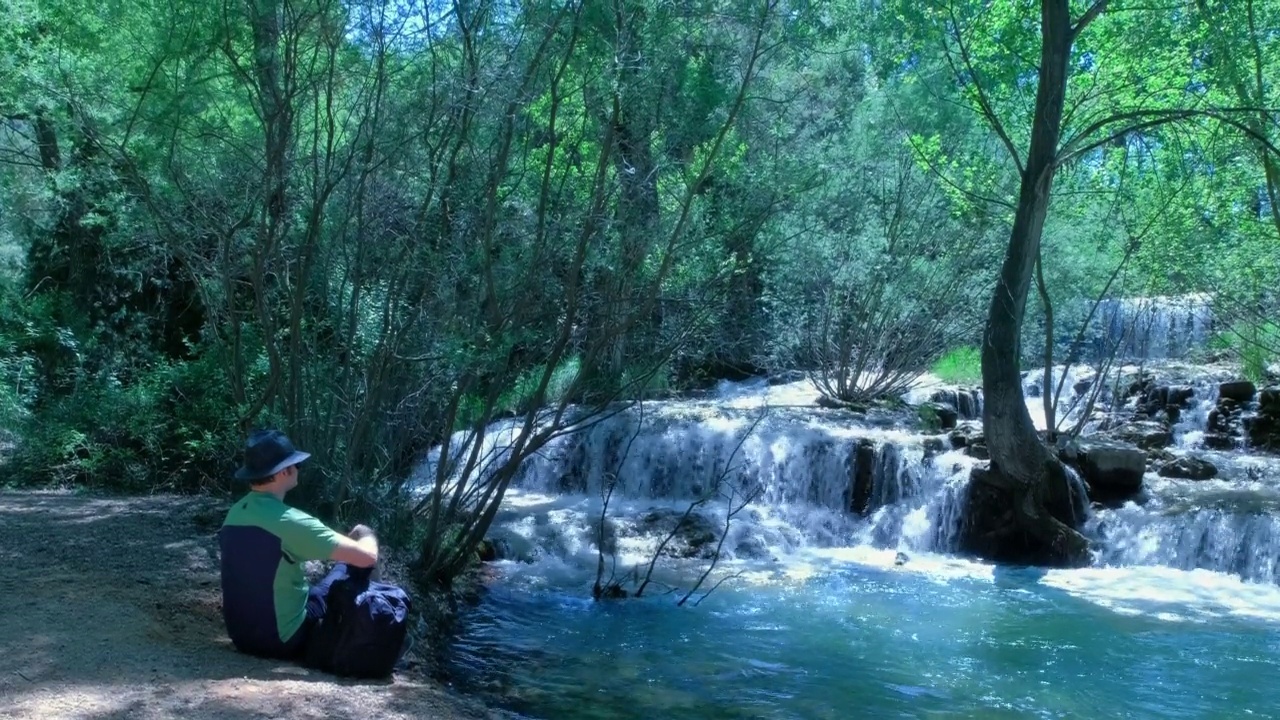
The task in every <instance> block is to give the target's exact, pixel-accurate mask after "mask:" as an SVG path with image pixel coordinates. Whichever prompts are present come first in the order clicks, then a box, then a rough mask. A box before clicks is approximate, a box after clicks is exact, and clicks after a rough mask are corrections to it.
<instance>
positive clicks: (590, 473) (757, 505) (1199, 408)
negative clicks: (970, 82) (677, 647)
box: [416, 366, 1280, 582]
mask: <svg viewBox="0 0 1280 720" xmlns="http://www.w3.org/2000/svg"><path fill="white" fill-rule="evenodd" d="M1125 370H1126V372H1128V371H1130V369H1129V368H1126V369H1125ZM1064 373H1065V374H1066V380H1065V383H1064V392H1063V399H1062V402H1063V406H1062V407H1063V412H1068V411H1067V410H1066V408H1067V407H1069V406H1070V404H1071V399H1072V398H1076V399H1078V398H1079V397H1080V396H1081V395H1083V394H1084V393H1086V392H1088V390H1089V388H1090V387H1091V386H1092V383H1094V382H1095V381H1096V379H1095V377H1094V375H1093V371H1092V370H1091V369H1090V368H1087V367H1082V366H1081V367H1074V368H1063V367H1059V368H1055V369H1054V371H1053V373H1052V376H1053V379H1054V382H1055V383H1056V381H1057V380H1058V379H1059V378H1061V377H1062V376H1063V374H1064ZM1042 378H1043V371H1041V370H1033V371H1031V372H1029V373H1028V374H1027V375H1026V376H1025V378H1024V387H1025V388H1026V389H1027V390H1028V392H1027V394H1028V395H1031V394H1032V393H1031V392H1030V389H1031V388H1032V387H1038V386H1039V384H1040V383H1041V382H1042ZM1176 382H1177V383H1178V384H1169V385H1155V384H1150V383H1149V384H1147V385H1146V386H1144V387H1145V388H1146V389H1144V390H1142V391H1141V392H1136V393H1129V394H1128V395H1127V396H1126V397H1123V398H1121V399H1122V400H1123V407H1119V406H1117V407H1116V410H1117V412H1120V413H1124V414H1127V415H1128V416H1132V415H1133V414H1135V413H1141V412H1147V411H1148V410H1147V409H1149V411H1150V412H1163V413H1169V412H1170V408H1172V407H1174V406H1176V407H1178V408H1180V410H1179V411H1178V412H1176V413H1174V414H1173V415H1171V416H1170V417H1171V418H1173V419H1174V422H1173V423H1172V429H1173V436H1174V445H1173V447H1172V448H1170V450H1169V451H1167V452H1168V453H1169V456H1167V457H1166V458H1164V459H1158V460H1153V461H1152V465H1151V466H1150V471H1148V472H1147V473H1146V477H1145V479H1144V493H1143V496H1142V497H1141V499H1140V500H1139V503H1140V504H1139V503H1135V502H1129V503H1126V504H1124V505H1123V506H1121V507H1118V508H1115V507H1112V508H1101V507H1090V504H1089V502H1088V497H1087V487H1086V485H1085V483H1084V480H1083V479H1082V478H1081V477H1080V476H1079V475H1077V474H1076V473H1075V472H1074V471H1072V470H1070V469H1068V473H1067V479H1068V482H1069V484H1070V489H1071V496H1072V499H1073V507H1072V512H1073V513H1074V514H1075V517H1076V519H1077V521H1079V522H1083V527H1082V531H1083V532H1084V533H1085V534H1086V536H1088V537H1089V538H1090V539H1091V540H1092V541H1093V543H1094V547H1095V557H1096V562H1097V564H1099V565H1104V566H1107V565H1122V566H1143V565H1146V566H1150V565H1157V566H1165V567H1170V568H1178V569H1202V570H1212V571H1216V572H1221V573H1228V574H1232V575H1237V576H1239V577H1241V578H1245V579H1247V580H1255V581H1260V582H1280V483H1275V482H1274V481H1273V480H1272V481H1269V480H1268V479H1269V478H1276V477H1280V459H1277V460H1274V461H1272V460H1267V459H1266V458H1265V457H1262V456H1256V455H1248V454H1243V453H1240V452H1238V451H1233V452H1219V451H1215V450H1213V449H1212V448H1205V447H1204V445H1203V442H1202V439H1203V437H1204V435H1205V430H1206V425H1207V422H1208V420H1207V418H1208V413H1209V411H1210V410H1211V409H1212V408H1213V407H1214V405H1215V403H1216V401H1217V392H1218V390H1217V383H1218V382H1219V378H1217V377H1214V376H1198V377H1188V376H1185V375H1181V376H1178V378H1177V379H1176ZM1124 384H1125V383H1122V385H1124ZM937 389H938V388H937V386H936V385H934V386H931V387H926V388H920V389H918V391H913V392H914V396H913V397H914V398H916V399H917V400H918V401H920V402H927V401H936V400H931V398H933V397H936V396H937ZM730 390H732V392H730V393H729V394H728V399H726V398H725V397H714V398H701V399H695V400H672V401H663V402H656V403H646V404H645V405H644V406H643V408H640V407H634V408H630V409H627V410H625V411H622V412H618V413H617V414H616V415H614V416H612V417H608V418H605V419H602V420H599V421H598V422H594V423H591V424H585V425H583V426H582V427H580V428H578V429H576V430H575V431H573V432H567V433H564V434H561V435H560V436H558V437H556V438H554V439H552V440H551V441H550V442H548V443H547V444H546V445H545V446H544V447H542V448H540V449H539V450H538V452H537V453H535V454H534V455H532V456H530V457H529V458H528V459H527V461H525V462H524V463H523V465H522V466H521V468H520V470H519V472H518V473H517V474H516V476H515V478H514V480H513V482H512V485H511V487H510V489H509V490H508V493H507V496H506V499H505V500H504V504H503V507H502V509H501V511H500V512H499V515H498V517H497V519H496V520H495V524H494V527H493V529H492V531H491V534H492V536H493V537H495V538H497V539H499V540H500V541H501V543H502V544H503V546H504V547H508V548H510V551H509V552H508V553H507V554H506V556H507V557H520V558H523V559H526V560H535V559H536V560H539V561H541V560H547V559H554V560H555V561H556V562H559V563H561V564H562V565H564V566H565V567H568V566H574V567H577V568H579V571H581V568H582V567H594V564H595V561H596V555H597V549H598V548H600V547H607V548H608V549H609V550H608V551H609V552H615V551H616V553H617V554H618V556H619V557H620V558H625V559H626V560H627V561H628V562H633V563H634V562H636V561H642V560H644V559H646V558H648V557H651V556H652V553H653V552H655V551H656V550H657V548H658V547H659V540H660V539H661V538H663V537H666V536H667V535H669V534H670V533H671V532H672V531H673V529H675V530H676V531H678V532H677V534H678V535H679V536H680V537H679V542H674V543H672V544H671V545H670V546H666V547H664V550H663V551H664V552H665V553H666V554H668V555H670V556H671V557H672V558H676V559H680V558H701V559H703V560H705V559H706V558H708V557H710V555H711V554H712V553H714V552H716V551H717V550H718V540H719V538H720V537H721V536H722V535H725V530H724V529H725V528H726V527H728V528H729V530H728V533H727V535H725V542H724V545H723V547H722V549H720V550H719V551H720V552H721V555H720V557H721V558H722V559H726V560H735V559H737V560H744V561H752V560H765V561H770V562H774V561H778V562H785V561H786V558H787V557H790V556H793V555H794V556H797V557H799V556H803V555H804V554H805V553H808V552H809V551H811V550H812V551H826V550H829V549H830V550H840V549H841V548H868V549H872V550H888V551H908V552H912V553H914V552H926V553H944V554H945V553H951V552H954V551H955V550H956V549H957V548H958V546H959V545H958V542H957V538H958V534H959V530H960V526H961V521H962V519H963V515H964V509H965V508H964V502H965V498H966V496H967V488H968V483H969V475H970V470H971V469H972V468H973V467H974V465H975V464H977V463H979V462H981V461H980V460H976V459H974V458H973V457H970V456H969V455H968V454H967V451H965V450H964V449H954V448H953V447H952V440H951V438H950V437H949V436H948V435H945V434H944V435H926V434H923V433H921V432H920V431H919V430H916V429H914V427H915V425H914V423H916V422H917V420H916V418H915V415H914V413H913V412H912V411H911V410H910V409H904V410H902V411H901V412H900V414H899V415H898V416H896V417H897V420H896V421H894V420H892V419H890V420H886V419H885V417H884V416H877V417H875V418H874V419H868V418H867V417H863V416H860V415H858V414H855V413H849V412H845V411H839V410H830V409H824V408H820V407H817V406H814V405H799V404H798V403H797V404H792V405H786V406H781V405H783V404H782V403H778V404H779V405H780V406H779V407H772V408H770V409H768V410H764V409H762V404H768V402H770V401H772V402H776V401H777V397H776V396H772V395H771V394H772V393H775V392H785V393H789V394H788V395H785V397H787V398H788V400H791V401H794V400H802V401H803V400H804V397H803V393H804V385H803V384H796V385H795V386H794V387H786V386H768V385H765V384H763V383H760V384H756V385H755V386H753V387H752V388H751V389H749V390H745V391H744V390H742V389H741V388H731V389H730ZM1041 390H1043V388H1041ZM1126 392H1128V391H1126ZM957 397H959V395H958V394H957ZM1028 404H1029V407H1028V409H1029V410H1030V411H1031V414H1032V417H1033V418H1040V419H1039V420H1038V421H1037V424H1038V425H1040V424H1042V420H1043V415H1042V414H1041V412H1040V411H1041V408H1040V398H1034V397H1033V398H1028ZM1076 412H1078V409H1076V410H1070V411H1069V413H1076ZM962 425H964V423H962ZM520 428H521V424H520V423H519V422H517V421H513V420H511V421H502V422H499V423H495V424H494V425H493V426H491V427H490V428H489V429H488V430H487V432H486V435H485V439H484V443H483V445H482V450H483V452H481V453H480V456H481V457H482V458H488V459H489V463H490V465H492V463H493V462H494V461H496V460H500V459H502V458H503V457H504V455H505V453H506V452H507V451H508V448H509V447H510V445H511V444H512V442H513V441H514V440H515V439H516V438H517V437H518V434H519V432H520ZM967 432H969V431H967V430H964V429H963V428H962V429H961V430H960V431H959V435H958V436H957V437H960V436H964V435H965V434H966V433H967ZM468 441H469V436H468V435H466V434H465V433H459V434H457V435H456V436H455V437H454V438H453V440H452V441H451V447H452V448H453V450H452V452H453V454H454V455H455V456H456V457H457V456H460V455H459V453H464V452H465V451H466V450H467V449H468V447H469V442H468ZM956 444H961V441H960V440H957V441H956ZM1187 453H1193V454H1195V455H1197V456H1199V457H1207V458H1209V459H1210V460H1211V461H1212V462H1213V464H1214V465H1216V466H1217V468H1218V474H1217V476H1216V477H1214V478H1213V479H1212V480H1207V481H1190V480H1178V479H1171V478H1165V477H1162V476H1160V475H1159V474H1158V473H1157V472H1156V470H1157V469H1158V468H1159V467H1160V466H1161V465H1163V464H1164V463H1165V462H1168V461H1169V458H1170V457H1173V458H1176V457H1178V456H1180V455H1183V454H1187ZM438 458H439V450H438V449H437V450H434V451H432V454H431V455H430V456H428V457H427V458H426V461H425V462H424V463H423V465H422V466H421V467H420V468H419V469H418V472H417V478H416V482H417V483H418V487H421V488H424V489H425V488H428V487H429V486H430V485H431V482H432V478H433V477H434V474H433V468H434V466H435V463H437V462H438ZM481 467H482V468H483V467H484V463H481ZM481 472H483V469H482V471H481ZM610 488H611V492H607V491H608V490H609V489H610ZM606 495H608V497H609V501H608V506H607V512H605V515H606V516H607V518H606V519H607V522H606V523H605V525H606V526H607V527H606V528H605V535H604V536H601V534H600V527H601V513H602V511H605V504H604V498H605V496H606ZM746 500H749V502H746V503H745V505H744V501H746ZM691 506H692V508H693V509H692V511H691V512H690V513H689V515H688V518H686V519H685V520H681V518H683V517H685V512H686V510H689V509H690V507H691ZM735 508H738V511H737V512H736V513H735V514H734V516H733V517H732V518H731V522H728V523H726V519H727V518H728V514H729V513H730V512H733V511H734V509H735ZM681 523H683V524H681Z"/></svg>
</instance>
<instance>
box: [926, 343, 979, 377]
mask: <svg viewBox="0 0 1280 720" xmlns="http://www.w3.org/2000/svg"><path fill="white" fill-rule="evenodd" d="M930 372H932V373H933V374H934V375H937V376H938V378H939V379H940V380H942V381H943V382H945V383H953V384H957V385H966V384H973V383H980V382H982V352H981V351H980V350H979V349H978V348H976V347H959V348H955V349H953V350H948V351H947V352H946V353H945V354H944V355H943V356H942V357H940V358H938V361H937V362H936V363H934V364H933V367H932V368H930Z"/></svg>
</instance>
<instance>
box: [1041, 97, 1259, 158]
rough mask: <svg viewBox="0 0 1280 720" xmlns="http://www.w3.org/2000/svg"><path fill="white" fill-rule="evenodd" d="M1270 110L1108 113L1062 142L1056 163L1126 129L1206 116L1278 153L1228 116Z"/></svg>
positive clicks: (1249, 129)
mask: <svg viewBox="0 0 1280 720" xmlns="http://www.w3.org/2000/svg"><path fill="white" fill-rule="evenodd" d="M1273 112H1276V111H1275V110H1268V109H1266V108H1209V109H1205V110H1130V111H1128V112H1122V113H1116V114H1115V115H1111V116H1109V117H1106V118H1103V119H1101V120H1098V121H1096V122H1094V123H1093V124H1091V125H1089V126H1088V127H1086V128H1085V129H1084V130H1082V131H1080V132H1079V133H1077V134H1076V135H1075V137H1073V138H1072V139H1071V141H1070V142H1068V143H1067V144H1066V145H1064V146H1063V147H1062V149H1061V150H1060V151H1059V153H1058V159H1057V164H1058V165H1059V166H1062V165H1066V164H1067V163H1069V162H1071V161H1072V160H1074V159H1076V158H1078V157H1080V156H1081V155H1084V154H1086V153H1089V152H1091V151H1093V150H1096V149H1097V148H1100V147H1102V146H1103V145H1106V144H1108V143H1110V142H1114V141H1115V140H1118V139H1119V138H1122V137H1124V136H1125V135H1128V134H1129V133H1132V132H1137V131H1139V130H1147V129H1150V128H1154V127H1159V126H1161V125H1169V124H1171V123H1175V122H1180V121H1182V120H1190V119H1192V118H1209V119H1212V120H1217V121H1218V122H1221V123H1224V124H1226V125H1230V126H1232V127H1234V128H1236V129H1237V130H1239V131H1241V132H1242V133H1244V134H1245V135H1247V136H1249V137H1250V138H1252V139H1253V140H1254V141H1256V142H1257V143H1258V144H1259V145H1261V146H1262V147H1263V148H1264V149H1265V150H1268V151H1270V152H1272V153H1274V154H1275V155H1277V156H1280V148H1277V147H1276V146H1275V145H1274V144H1273V143H1272V142H1271V140H1270V139H1268V138H1267V137H1266V136H1265V135H1263V134H1261V133H1259V132H1257V131H1256V130H1254V129H1253V128H1251V127H1249V126H1248V124H1247V123H1245V122H1242V121H1240V120H1237V119H1235V118H1233V117H1231V116H1232V115H1234V114H1246V113H1273ZM1130 120H1137V121H1138V122H1135V123H1134V124H1132V125H1126V126H1125V127H1124V128H1122V129H1120V130H1117V131H1115V132H1113V133H1110V134H1108V135H1107V136H1105V137H1103V138H1102V139H1100V140H1095V141H1093V142H1090V143H1088V144H1087V145H1077V143H1079V142H1082V141H1083V140H1084V139H1086V138H1088V137H1090V136H1092V135H1094V134H1096V133H1097V132H1099V131H1101V130H1102V129H1103V128H1105V127H1107V126H1108V125H1114V124H1117V123H1123V122H1126V121H1130Z"/></svg>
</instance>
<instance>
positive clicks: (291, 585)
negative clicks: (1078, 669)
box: [218, 430, 378, 660]
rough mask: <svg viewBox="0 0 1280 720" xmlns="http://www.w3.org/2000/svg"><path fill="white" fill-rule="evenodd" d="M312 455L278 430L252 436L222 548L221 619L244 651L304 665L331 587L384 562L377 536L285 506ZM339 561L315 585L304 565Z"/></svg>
mask: <svg viewBox="0 0 1280 720" xmlns="http://www.w3.org/2000/svg"><path fill="white" fill-rule="evenodd" d="M309 457H311V454H310V453H306V452H301V451H299V450H297V449H295V448H294V446H293V443H292V442H290V441H289V438H288V437H286V436H285V435H284V433H282V432H280V431H278V430H263V431H257V432H255V433H253V434H252V435H251V436H250V438H249V444H248V446H247V447H246V448H245V452H244V465H243V466H242V467H241V468H240V469H239V470H237V471H236V474H235V477H236V479H237V480H243V481H248V483H249V486H250V488H249V493H248V494H247V495H245V496H244V497H243V498H241V499H240V500H237V501H236V503H235V505H233V506H232V507H231V510H230V511H229V512H228V513H227V517H226V520H225V522H224V523H223V525H222V528H221V529H220V530H219V531H218V543H219V545H220V547H221V550H222V563H221V564H222V617H223V621H224V622H225V623H226V628H227V634H228V635H229V636H230V637H231V642H232V644H234V645H235V647H236V649H237V650H240V651H241V652H244V653H248V654H251V655H257V656H259V657H270V658H280V659H287V660H300V659H302V658H303V656H304V654H305V652H306V650H307V641H308V638H309V637H310V634H311V633H312V631H313V630H314V629H315V628H316V626H317V625H318V624H319V623H320V621H321V620H322V619H323V618H324V617H325V612H326V609H327V605H326V603H327V600H328V595H329V589H330V586H331V585H332V584H333V583H334V582H335V580H337V579H340V578H345V577H348V576H351V577H353V578H364V579H368V578H369V576H370V575H371V574H372V573H373V572H374V571H375V569H376V566H377V563H378V541H377V538H375V537H374V535H373V531H372V530H370V529H369V528H368V527H365V526H364V525H357V526H356V527H355V528H354V529H353V530H352V531H351V536H350V537H347V536H345V535H342V534H339V533H337V532H334V531H333V530H331V529H330V528H329V527H327V526H326V525H325V524H324V523H322V522H320V520H318V519H316V518H315V517H313V516H311V515H308V514H307V513H305V512H303V511H301V510H298V509H297V508H293V507H289V506H288V505H286V504H285V502H284V496H285V493H287V492H289V491H290V490H292V489H293V488H295V487H297V485H298V464H299V463H301V462H302V461H304V460H306V459H307V458H309ZM307 560H335V561H337V563H338V564H337V565H335V566H334V568H333V569H332V570H331V571H330V573H329V574H328V576H327V577H325V578H324V580H322V581H321V582H320V583H318V584H317V585H316V586H315V587H308V584H307V579H306V576H305V574H304V573H303V566H302V564H303V563H304V562H306V561H307Z"/></svg>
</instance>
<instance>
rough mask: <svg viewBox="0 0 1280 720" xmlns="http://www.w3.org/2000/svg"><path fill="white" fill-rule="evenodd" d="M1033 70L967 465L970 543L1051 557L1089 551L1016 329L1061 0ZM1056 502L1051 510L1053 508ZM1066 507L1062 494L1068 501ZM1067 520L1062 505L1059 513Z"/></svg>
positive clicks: (1081, 558) (1037, 205)
mask: <svg viewBox="0 0 1280 720" xmlns="http://www.w3.org/2000/svg"><path fill="white" fill-rule="evenodd" d="M1041 16H1042V18H1041V20H1042V21H1041V39H1042V47H1041V52H1040V77H1039V87H1038V88H1037V91H1036V105H1035V114H1034V116H1033V122H1032V126H1031V144H1030V147H1029V148H1028V151H1027V158H1026V166H1025V169H1024V171H1023V174H1022V182H1021V188H1020V191H1019V196H1018V207H1017V211H1016V213H1015V215H1014V221H1013V230H1012V233H1011V234H1010V237H1009V247H1008V251H1007V252H1006V254H1005V259H1004V264H1003V266H1002V267H1001V269H1000V276H999V279H998V280H997V282H996V287H995V292H994V294H993V295H992V297H991V305H990V307H989V309H988V314H987V325H986V329H985V331H984V332H983V343H982V390H983V394H984V396H985V402H984V404H983V411H982V422H983V428H984V434H985V435H986V438H987V445H988V447H989V449H990V451H991V468H990V471H988V472H983V473H974V478H973V479H974V484H975V485H980V486H986V487H981V488H975V489H974V491H973V492H971V495H973V494H982V493H985V494H986V497H985V501H984V502H980V503H971V504H970V510H969V514H970V517H969V521H970V526H969V534H970V540H971V542H969V543H968V544H969V545H970V546H971V547H972V548H973V549H975V550H977V551H978V552H981V553H982V554H984V555H988V556H993V559H1005V558H1008V559H1014V558H1018V559H1019V560H1020V561H1030V562H1037V563H1043V564H1053V565H1077V564H1080V563H1083V562H1086V561H1087V560H1088V553H1087V549H1088V548H1087V542H1086V541H1085V539H1084V538H1083V537H1082V536H1081V535H1080V534H1079V533H1077V532H1076V531H1075V530H1074V529H1072V528H1071V527H1070V526H1068V525H1067V524H1065V523H1064V522H1063V521H1062V519H1060V518H1058V517H1054V515H1055V514H1061V512H1062V511H1061V510H1060V508H1062V506H1063V503H1062V502H1061V499H1062V498H1063V497H1069V493H1070V490H1069V488H1068V484H1067V481H1066V477H1067V476H1066V473H1065V471H1064V469H1063V467H1062V465H1061V463H1060V462H1059V461H1058V459H1057V457H1056V456H1055V455H1054V454H1053V453H1052V452H1051V451H1050V449H1049V448H1048V447H1047V446H1046V445H1045V444H1044V443H1043V442H1042V441H1041V440H1040V437H1039V435H1037V433H1036V430H1035V426H1034V425H1033V424H1032V422H1031V414H1030V412H1029V411H1028V409H1027V405H1026V401H1025V399H1024V397H1023V394H1022V372H1021V370H1022V369H1021V363H1020V357H1021V354H1022V353H1021V343H1020V338H1021V332H1022V321H1023V316H1024V313H1025V310H1026V303H1027V293H1028V291H1029V290H1030V286H1031V280H1032V276H1033V272H1034V270H1035V263H1036V258H1037V256H1038V255H1039V251H1040V237H1041V235H1042V233H1043V230H1044V221H1045V216H1046V215H1047V213H1048V210H1049V195H1050V190H1051V189H1052V186H1053V177H1054V171H1055V169H1056V165H1057V151H1058V141H1059V134H1060V131H1061V123H1062V111H1063V105H1064V102H1065V99H1066V82H1067V62H1068V59H1069V57H1070V52H1071V44H1072V40H1073V37H1072V35H1073V30H1072V27H1071V16H1070V12H1069V9H1068V2H1067V0H1043V2H1042V3H1041ZM1051 507H1053V508H1054V510H1058V512H1057V513H1054V512H1051V511H1050V508H1051ZM1067 507H1068V508H1069V507H1070V505H1069V503H1068V504H1067ZM1065 519H1066V520H1067V521H1068V522H1071V521H1072V519H1071V518H1070V514H1069V512H1068V513H1067V517H1066V518H1065Z"/></svg>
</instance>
